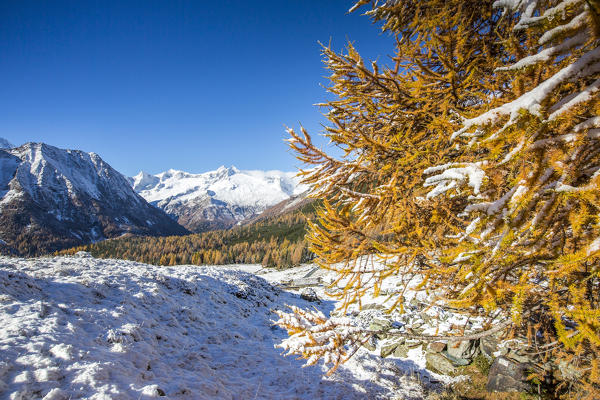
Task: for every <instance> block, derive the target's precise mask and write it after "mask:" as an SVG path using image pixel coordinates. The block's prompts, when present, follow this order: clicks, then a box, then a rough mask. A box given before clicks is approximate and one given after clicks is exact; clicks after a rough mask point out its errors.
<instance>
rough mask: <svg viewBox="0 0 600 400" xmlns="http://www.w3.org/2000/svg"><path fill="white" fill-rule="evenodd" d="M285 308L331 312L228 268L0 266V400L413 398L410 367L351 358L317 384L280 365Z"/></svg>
mask: <svg viewBox="0 0 600 400" xmlns="http://www.w3.org/2000/svg"><path fill="white" fill-rule="evenodd" d="M286 304H291V305H297V306H299V307H303V308H308V307H312V306H317V307H319V308H320V309H322V310H324V311H325V312H328V311H329V310H331V309H332V307H333V303H332V302H330V301H324V302H322V303H309V302H306V301H304V300H301V299H300V298H299V296H298V295H294V294H292V293H289V292H284V291H281V290H280V289H277V288H276V287H274V286H272V285H271V284H269V283H268V282H267V281H266V280H264V279H262V278H260V277H257V276H256V275H253V274H250V273H247V272H243V271H240V270H234V269H228V268H219V267H191V266H188V267H173V268H167V267H154V266H150V265H145V264H139V263H134V262H130V261H119V260H99V259H93V258H91V257H88V256H86V255H80V256H79V257H77V256H76V257H62V258H42V259H28V260H25V259H16V258H2V257H0V324H1V325H2V327H3V329H2V330H0V398H2V399H8V398H11V399H12V398H25V399H29V398H43V399H45V400H58V399H64V400H66V399H78V398H86V399H108V398H110V399H134V400H135V399H148V398H154V397H159V396H161V395H164V396H166V398H171V399H300V400H302V399H306V400H309V399H310V400H313V399H390V398H402V399H420V398H423V397H424V392H423V388H422V386H421V385H422V384H423V382H422V381H420V379H418V377H416V376H415V374H414V371H413V370H414V369H418V368H419V367H418V366H416V365H414V364H413V363H411V362H409V361H399V360H389V359H385V360H384V359H381V358H380V357H379V356H377V355H374V354H372V353H370V352H368V351H366V350H364V349H361V350H360V351H359V352H358V353H357V354H356V355H355V356H354V357H353V358H352V359H351V360H350V361H349V362H347V363H346V364H344V365H342V366H340V368H339V369H338V370H337V371H336V372H335V373H334V374H333V375H332V376H331V377H324V376H323V371H324V369H323V367H322V366H313V367H308V368H300V366H301V365H302V362H301V361H298V360H295V359H294V358H293V357H283V356H282V355H281V354H280V350H278V349H276V348H274V345H275V344H277V343H280V342H281V340H282V339H283V338H284V337H286V336H287V335H286V333H285V332H284V331H282V330H281V329H279V328H277V327H274V326H273V325H272V322H271V320H272V319H273V317H274V314H273V313H272V312H271V310H273V309H283V308H285V305H286Z"/></svg>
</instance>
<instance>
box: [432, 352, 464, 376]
mask: <svg viewBox="0 0 600 400" xmlns="http://www.w3.org/2000/svg"><path fill="white" fill-rule="evenodd" d="M425 360H426V361H427V365H426V367H427V369H428V370H430V371H433V372H437V373H439V374H442V375H456V373H457V371H458V370H457V369H456V367H455V366H454V365H452V363H451V362H450V360H448V359H447V358H446V357H444V356H443V355H442V354H441V353H427V354H425Z"/></svg>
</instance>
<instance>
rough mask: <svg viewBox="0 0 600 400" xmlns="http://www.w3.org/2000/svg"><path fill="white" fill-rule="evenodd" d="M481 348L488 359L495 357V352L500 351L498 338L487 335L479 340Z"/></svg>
mask: <svg viewBox="0 0 600 400" xmlns="http://www.w3.org/2000/svg"><path fill="white" fill-rule="evenodd" d="M479 350H480V351H481V354H483V355H484V356H485V358H487V359H488V360H492V359H494V353H495V352H496V351H498V340H497V339H496V338H495V337H492V336H486V337H483V338H481V339H480V340H479Z"/></svg>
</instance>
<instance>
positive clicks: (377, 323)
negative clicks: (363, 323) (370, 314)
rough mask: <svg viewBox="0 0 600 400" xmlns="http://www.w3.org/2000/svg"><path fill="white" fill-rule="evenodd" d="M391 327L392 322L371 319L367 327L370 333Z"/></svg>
mask: <svg viewBox="0 0 600 400" xmlns="http://www.w3.org/2000/svg"><path fill="white" fill-rule="evenodd" d="M391 327H392V321H390V320H389V319H380V318H373V320H372V321H371V324H370V325H369V330H370V331H385V330H387V329H390V328H391Z"/></svg>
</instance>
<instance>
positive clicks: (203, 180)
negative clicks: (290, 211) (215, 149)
mask: <svg viewBox="0 0 600 400" xmlns="http://www.w3.org/2000/svg"><path fill="white" fill-rule="evenodd" d="M306 189H307V188H306V187H305V186H304V185H300V184H299V183H298V179H297V178H296V177H295V174H294V173H292V172H281V171H240V170H238V169H237V168H235V167H230V168H226V167H220V168H219V169H217V170H215V171H210V172H206V173H203V174H191V173H187V172H182V171H176V170H169V171H166V172H163V173H160V174H157V175H150V174H147V173H145V172H140V173H139V174H138V175H136V176H135V177H132V178H126V177H124V176H123V175H121V174H120V173H119V172H117V171H115V170H114V169H113V168H112V167H111V166H110V165H108V164H107V163H106V162H104V161H103V160H102V159H101V158H100V156H98V155H97V154H95V153H86V152H83V151H79V150H64V149H59V148H57V147H54V146H50V145H48V144H44V143H26V144H24V145H22V146H20V147H14V146H13V145H12V144H11V143H9V142H8V141H7V140H5V139H2V138H0V254H2V253H5V254H6V253H8V254H21V255H37V254H43V253H48V252H52V251H55V250H59V249H62V248H67V247H73V246H78V245H82V244H86V243H93V242H97V241H100V240H103V239H108V238H115V237H119V236H123V235H151V236H168V235H183V234H186V233H189V232H190V231H192V232H203V231H208V230H214V229H228V228H230V227H232V226H235V225H239V224H242V223H247V221H252V220H255V219H257V218H259V215H260V214H261V213H263V212H264V211H265V210H266V209H268V208H269V207H271V206H273V205H276V204H278V203H281V205H280V206H277V207H274V209H273V210H271V211H268V212H267V214H268V215H273V214H277V213H279V212H284V211H286V210H287V208H285V207H286V206H285V205H286V204H290V206H291V207H293V206H294V205H295V204H297V203H298V202H300V201H302V200H301V199H302V198H303V196H302V192H304V191H305V190H306Z"/></svg>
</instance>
